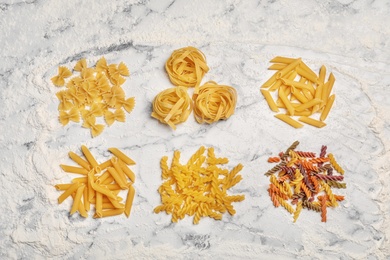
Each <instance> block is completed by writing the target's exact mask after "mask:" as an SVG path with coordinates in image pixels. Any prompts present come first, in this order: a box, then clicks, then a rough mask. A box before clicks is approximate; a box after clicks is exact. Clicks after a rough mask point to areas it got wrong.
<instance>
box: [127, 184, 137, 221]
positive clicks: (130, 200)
mask: <svg viewBox="0 0 390 260" xmlns="http://www.w3.org/2000/svg"><path fill="white" fill-rule="evenodd" d="M134 195H135V189H134V187H133V185H131V186H130V187H129V192H128V193H127V198H126V203H125V215H126V216H127V217H129V216H130V211H131V207H132V206H133V200H134Z"/></svg>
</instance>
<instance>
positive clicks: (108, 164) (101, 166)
mask: <svg viewBox="0 0 390 260" xmlns="http://www.w3.org/2000/svg"><path fill="white" fill-rule="evenodd" d="M111 166H112V163H111V160H107V161H105V162H104V163H101V164H99V167H100V170H101V171H104V170H105V169H107V168H108V167H111Z"/></svg>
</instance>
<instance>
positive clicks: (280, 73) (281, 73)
mask: <svg viewBox="0 0 390 260" xmlns="http://www.w3.org/2000/svg"><path fill="white" fill-rule="evenodd" d="M300 63H301V58H298V59H296V60H295V61H293V62H291V63H290V64H288V65H287V66H286V67H285V68H284V69H282V70H280V71H278V72H277V74H276V79H280V78H283V77H284V76H285V75H287V74H288V73H289V72H290V71H292V70H293V69H295V68H296V67H297V66H298V65H299V64H300Z"/></svg>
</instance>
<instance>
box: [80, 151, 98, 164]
mask: <svg viewBox="0 0 390 260" xmlns="http://www.w3.org/2000/svg"><path fill="white" fill-rule="evenodd" d="M81 151H82V152H83V154H84V156H85V158H87V161H88V162H89V164H91V166H92V168H95V167H98V166H99V164H98V163H97V161H96V160H95V158H94V157H93V155H92V154H91V151H90V150H89V149H88V148H87V147H86V146H85V145H82V146H81Z"/></svg>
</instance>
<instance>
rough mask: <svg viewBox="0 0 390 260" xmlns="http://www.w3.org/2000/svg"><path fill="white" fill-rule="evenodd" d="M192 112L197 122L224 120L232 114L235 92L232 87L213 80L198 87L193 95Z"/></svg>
mask: <svg viewBox="0 0 390 260" xmlns="http://www.w3.org/2000/svg"><path fill="white" fill-rule="evenodd" d="M193 100H194V114H195V119H196V121H197V122H198V123H200V124H202V123H208V124H211V123H214V122H217V121H218V120H226V119H228V118H229V117H230V116H231V115H233V114H234V110H235V107H236V103H237V92H236V90H235V89H234V88H233V87H230V86H224V85H218V84H217V83H215V82H214V81H209V82H206V83H205V84H204V85H203V86H201V87H199V92H198V93H195V94H194V96H193Z"/></svg>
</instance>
